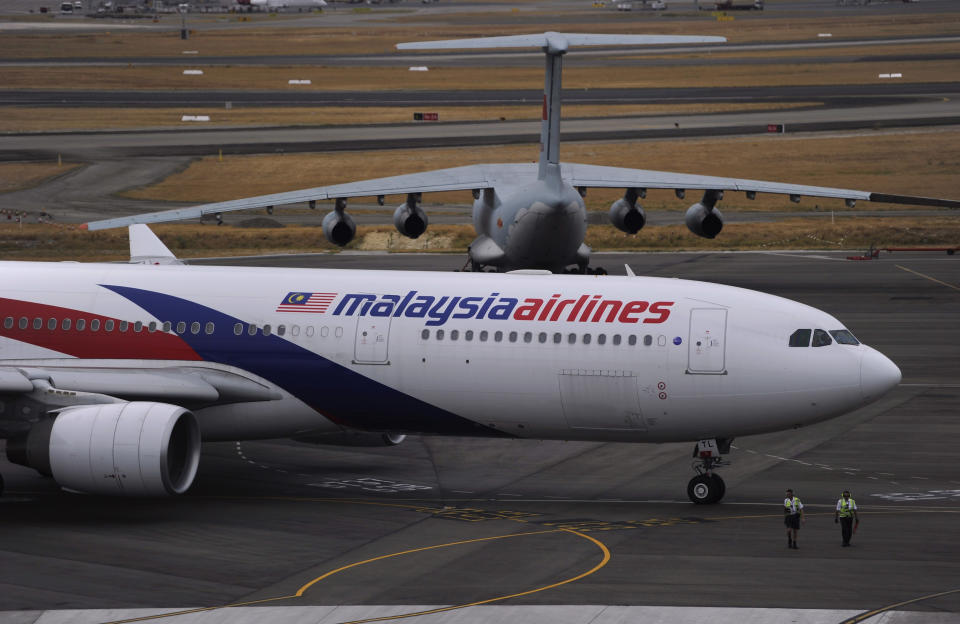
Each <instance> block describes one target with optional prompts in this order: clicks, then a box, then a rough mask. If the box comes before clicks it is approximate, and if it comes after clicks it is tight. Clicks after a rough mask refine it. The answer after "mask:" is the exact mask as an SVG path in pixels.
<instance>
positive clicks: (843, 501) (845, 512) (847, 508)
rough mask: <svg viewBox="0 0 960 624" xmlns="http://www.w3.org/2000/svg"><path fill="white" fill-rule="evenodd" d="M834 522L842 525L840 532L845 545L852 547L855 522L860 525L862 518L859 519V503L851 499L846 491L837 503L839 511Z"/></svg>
mask: <svg viewBox="0 0 960 624" xmlns="http://www.w3.org/2000/svg"><path fill="white" fill-rule="evenodd" d="M833 522H834V524H836V523H837V522H839V523H840V532H841V534H842V535H843V545H844V546H849V545H850V538H851V537H853V527H854V522H856V524H857V525H859V524H860V518H859V517H857V501H855V500H853V499H852V498H850V492H849V491H848V490H844V491H843V494H842V495H841V496H840V500H838V501H837V511H836V512H835V513H834V514H833Z"/></svg>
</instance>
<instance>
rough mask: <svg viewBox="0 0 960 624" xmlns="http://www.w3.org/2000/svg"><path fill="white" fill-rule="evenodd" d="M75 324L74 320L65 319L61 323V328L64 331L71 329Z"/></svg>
mask: <svg viewBox="0 0 960 624" xmlns="http://www.w3.org/2000/svg"><path fill="white" fill-rule="evenodd" d="M71 325H73V321H71V320H70V319H63V322H62V323H61V324H60V328H61V329H63V330H64V331H66V330H68V329H70V326H71Z"/></svg>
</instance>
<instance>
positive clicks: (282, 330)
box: [210, 323, 287, 336]
mask: <svg viewBox="0 0 960 624" xmlns="http://www.w3.org/2000/svg"><path fill="white" fill-rule="evenodd" d="M210 325H211V326H213V323H211V324H210ZM285 333H287V328H286V326H284V325H277V335H278V336H282V335H284V334H285Z"/></svg>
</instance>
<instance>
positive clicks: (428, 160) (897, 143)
mask: <svg viewBox="0 0 960 624" xmlns="http://www.w3.org/2000/svg"><path fill="white" fill-rule="evenodd" d="M537 154H538V147H537V145H502V146H478V147H470V148H442V149H418V150H404V149H395V150H375V151H347V152H327V153H316V154H286V155H282V156H278V155H251V156H225V157H224V158H223V161H220V160H218V158H217V157H216V156H215V155H214V156H210V157H205V158H200V159H197V160H195V161H194V162H193V163H192V164H191V165H190V166H189V167H187V168H186V169H184V170H183V171H180V172H178V173H175V174H173V175H171V176H169V177H167V178H166V179H164V180H162V181H160V182H159V183H158V184H155V185H151V186H148V187H143V188H138V189H133V190H130V191H128V192H126V193H125V195H126V196H128V197H131V198H135V199H148V200H162V201H175V202H181V203H186V204H199V203H207V202H216V201H225V200H229V199H238V198H242V197H250V196H254V195H264V194H268V193H277V192H282V191H291V190H296V189H303V188H312V187H316V186H326V185H331V184H339V183H344V182H350V181H354V180H359V179H365V178H371V177H382V176H391V175H399V174H403V173H413V172H416V171H428V170H431V169H440V168H445V167H455V166H461V165H470V164H478V163H497V162H531V161H533V160H535V159H536V158H537ZM560 156H561V159H562V160H564V161H567V162H579V163H585V164H599V165H608V166H614V167H631V168H641V169H657V170H665V171H684V172H688V173H697V174H702V175H716V176H729V177H738V178H751V179H759V180H782V181H784V182H795V183H803V184H810V185H817V186H830V187H838V188H851V189H862V190H868V191H871V192H878V193H896V194H900V195H921V196H928V197H957V196H960V182H958V179H957V175H956V172H957V171H958V170H960V129H943V128H938V129H922V130H910V131H872V132H859V133H836V134H830V135H761V136H749V137H738V138H717V139H687V140H671V141H607V142H599V143H587V142H584V143H580V142H566V143H563V144H562V145H561V152H560ZM785 172H789V175H786V174H785ZM226 181H229V183H226ZM622 193H623V189H590V191H589V192H588V194H587V197H586V201H587V205H588V208H590V209H591V210H606V209H607V208H608V207H609V206H610V203H611V202H613V201H615V200H616V199H617V198H618V197H620V196H621V195H622ZM692 195H693V194H692V193H691V194H690V195H688V197H687V198H686V199H685V200H683V201H679V200H677V199H674V198H673V193H672V192H671V191H651V192H650V195H649V196H648V198H647V199H646V200H645V201H644V202H643V203H644V204H645V205H646V206H648V207H649V208H656V209H659V208H671V209H672V208H676V207H677V205H678V204H681V205H682V206H683V208H686V206H688V205H689V204H691V203H693V202H694V201H696V200H697V199H699V198H698V197H693V196H692ZM425 201H426V202H428V204H444V203H447V204H463V203H470V201H471V199H470V195H469V193H465V192H446V193H432V194H430V195H428V196H426V197H425ZM721 207H730V208H736V209H738V210H777V211H783V210H814V209H817V208H820V209H824V210H830V209H832V208H836V209H838V210H840V209H842V207H843V203H842V202H841V201H840V200H829V199H814V198H804V199H803V200H802V201H801V203H800V204H793V203H791V202H790V201H789V199H788V198H785V197H782V196H777V195H760V196H758V197H757V199H756V200H754V201H748V200H746V199H745V198H744V197H743V195H741V194H740V193H729V194H728V197H727V198H725V200H724V201H723V203H722V204H721ZM859 207H860V208H866V207H869V208H872V209H876V208H883V207H884V205H883V204H864V203H861V204H860V205H859ZM888 207H893V206H888ZM896 208H898V209H903V208H904V207H902V206H896Z"/></svg>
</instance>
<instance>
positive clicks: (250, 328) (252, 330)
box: [177, 323, 257, 336]
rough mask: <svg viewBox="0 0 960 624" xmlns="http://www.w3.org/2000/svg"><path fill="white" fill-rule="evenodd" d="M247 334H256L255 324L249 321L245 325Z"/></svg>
mask: <svg viewBox="0 0 960 624" xmlns="http://www.w3.org/2000/svg"><path fill="white" fill-rule="evenodd" d="M177 328H178V329H179V328H180V326H179V325H177ZM247 335H249V336H256V335H257V326H256V325H255V324H253V323H250V324H249V325H247Z"/></svg>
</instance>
